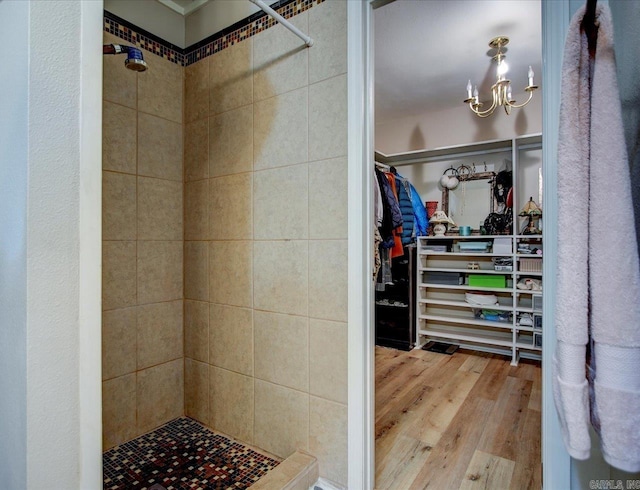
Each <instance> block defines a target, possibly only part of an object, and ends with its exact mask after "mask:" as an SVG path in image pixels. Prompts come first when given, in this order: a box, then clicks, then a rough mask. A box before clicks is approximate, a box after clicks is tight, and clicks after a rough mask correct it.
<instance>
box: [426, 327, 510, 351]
mask: <svg viewBox="0 0 640 490" xmlns="http://www.w3.org/2000/svg"><path fill="white" fill-rule="evenodd" d="M418 333H419V334H420V335H426V336H429V337H439V338H446V339H449V340H459V341H463V342H477V343H479V344H491V345H500V346H502V347H511V346H512V344H513V342H512V341H511V340H507V339H506V338H504V339H503V338H501V337H498V336H492V335H490V334H487V333H485V332H483V333H482V335H465V334H458V333H453V332H449V331H442V330H435V329H432V328H429V329H421V330H419V331H418Z"/></svg>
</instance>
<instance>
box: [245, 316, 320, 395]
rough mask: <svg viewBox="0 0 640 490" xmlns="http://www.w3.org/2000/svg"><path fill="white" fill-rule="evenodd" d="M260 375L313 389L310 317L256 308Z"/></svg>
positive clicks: (288, 384)
mask: <svg viewBox="0 0 640 490" xmlns="http://www.w3.org/2000/svg"><path fill="white" fill-rule="evenodd" d="M254 318H255V342H254V349H255V353H256V354H255V359H256V374H255V376H256V378H260V379H263V380H265V381H270V382H272V383H276V384H279V385H284V386H288V387H289V388H294V389H296V390H300V391H309V349H308V345H309V319H308V318H307V317H302V316H292V315H281V314H278V313H269V312H265V311H255V312H254Z"/></svg>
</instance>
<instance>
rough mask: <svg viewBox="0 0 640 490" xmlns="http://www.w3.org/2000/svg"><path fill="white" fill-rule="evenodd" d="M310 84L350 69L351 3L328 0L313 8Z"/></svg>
mask: <svg viewBox="0 0 640 490" xmlns="http://www.w3.org/2000/svg"><path fill="white" fill-rule="evenodd" d="M309 35H310V36H311V37H312V38H313V49H310V50H308V51H309V83H315V82H318V81H320V80H324V79H326V78H331V77H334V76H336V75H341V74H343V73H346V72H347V2H344V1H327V2H324V3H322V4H320V5H316V6H315V7H314V8H312V9H310V10H309Z"/></svg>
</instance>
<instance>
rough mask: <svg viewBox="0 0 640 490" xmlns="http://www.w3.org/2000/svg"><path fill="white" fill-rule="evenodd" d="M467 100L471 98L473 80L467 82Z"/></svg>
mask: <svg viewBox="0 0 640 490" xmlns="http://www.w3.org/2000/svg"><path fill="white" fill-rule="evenodd" d="M467 98H468V99H470V98H471V80H469V81H468V82H467Z"/></svg>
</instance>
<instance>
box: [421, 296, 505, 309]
mask: <svg viewBox="0 0 640 490" xmlns="http://www.w3.org/2000/svg"><path fill="white" fill-rule="evenodd" d="M418 303H421V304H424V305H437V306H452V307H458V308H473V309H478V310H496V311H511V310H513V306H505V305H500V304H498V305H485V306H481V305H472V304H471V303H467V302H466V301H451V300H447V299H431V298H427V299H420V300H418Z"/></svg>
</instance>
